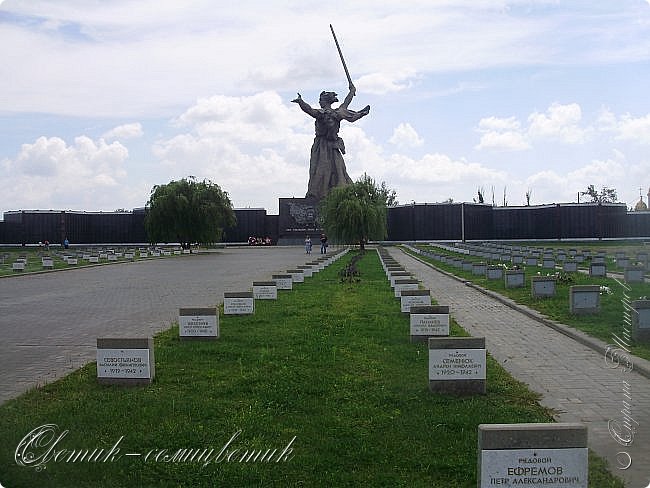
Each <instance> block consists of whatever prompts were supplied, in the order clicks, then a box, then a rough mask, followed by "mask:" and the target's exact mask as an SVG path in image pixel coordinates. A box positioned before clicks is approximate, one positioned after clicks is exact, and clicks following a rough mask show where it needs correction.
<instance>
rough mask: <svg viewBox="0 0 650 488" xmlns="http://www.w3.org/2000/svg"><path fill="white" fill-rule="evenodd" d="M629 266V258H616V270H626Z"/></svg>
mask: <svg viewBox="0 0 650 488" xmlns="http://www.w3.org/2000/svg"><path fill="white" fill-rule="evenodd" d="M629 265H630V258H627V257H625V256H624V255H623V256H621V257H620V258H619V257H617V258H616V266H617V267H618V268H623V269H625V268H627V267H628V266H629Z"/></svg>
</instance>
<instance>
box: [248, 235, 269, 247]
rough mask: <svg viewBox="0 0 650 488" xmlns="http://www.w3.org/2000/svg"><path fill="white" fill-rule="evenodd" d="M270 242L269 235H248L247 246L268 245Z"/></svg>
mask: <svg viewBox="0 0 650 488" xmlns="http://www.w3.org/2000/svg"><path fill="white" fill-rule="evenodd" d="M271 244H272V242H271V238H270V237H268V236H267V237H264V238H262V237H253V236H250V237H249V238H248V245H249V246H270V245H271Z"/></svg>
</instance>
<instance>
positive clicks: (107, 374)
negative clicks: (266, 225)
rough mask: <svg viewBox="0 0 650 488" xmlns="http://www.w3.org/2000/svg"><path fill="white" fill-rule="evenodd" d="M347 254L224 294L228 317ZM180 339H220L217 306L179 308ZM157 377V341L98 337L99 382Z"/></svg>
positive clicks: (141, 381) (127, 382) (131, 382)
mask: <svg viewBox="0 0 650 488" xmlns="http://www.w3.org/2000/svg"><path fill="white" fill-rule="evenodd" d="M346 253H347V249H342V250H339V251H337V252H335V253H332V254H329V255H325V256H322V257H320V258H319V259H317V260H315V261H312V262H310V263H307V264H305V265H300V266H296V267H295V268H294V269H289V270H287V271H286V272H283V273H276V274H273V275H272V276H271V280H269V281H254V282H253V286H252V291H241V292H237V291H229V292H225V293H224V298H223V312H224V315H250V314H254V313H255V300H276V299H277V297H278V290H292V289H293V285H294V283H303V282H304V281H305V277H311V276H313V274H314V273H318V272H319V271H320V270H322V269H324V268H325V267H326V266H328V265H330V264H331V263H333V262H334V261H336V260H337V259H339V258H340V257H341V256H343V255H344V254H346ZM178 315H179V320H178V323H179V327H178V333H179V338H180V339H182V340H216V339H218V338H219V310H218V308H217V307H192V308H180V309H179V314H178ZM154 377H155V364H154V351H153V338H151V337H149V338H98V339H97V379H98V382H99V383H102V384H122V385H141V384H149V383H151V382H152V381H153V378H154Z"/></svg>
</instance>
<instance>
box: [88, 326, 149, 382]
mask: <svg viewBox="0 0 650 488" xmlns="http://www.w3.org/2000/svg"><path fill="white" fill-rule="evenodd" d="M154 377H155V361H154V346H153V338H151V337H146V338H98V339H97V382H98V383H100V384H104V385H126V386H130V385H133V386H137V385H148V384H150V383H151V382H152V381H153V379H154Z"/></svg>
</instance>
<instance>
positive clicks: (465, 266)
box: [461, 261, 473, 271]
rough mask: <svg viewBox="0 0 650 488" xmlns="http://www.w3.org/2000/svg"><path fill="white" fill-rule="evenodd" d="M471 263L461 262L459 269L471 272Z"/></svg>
mask: <svg viewBox="0 0 650 488" xmlns="http://www.w3.org/2000/svg"><path fill="white" fill-rule="evenodd" d="M472 264H473V263H472V262H471V261H461V267H462V268H463V271H472Z"/></svg>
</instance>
